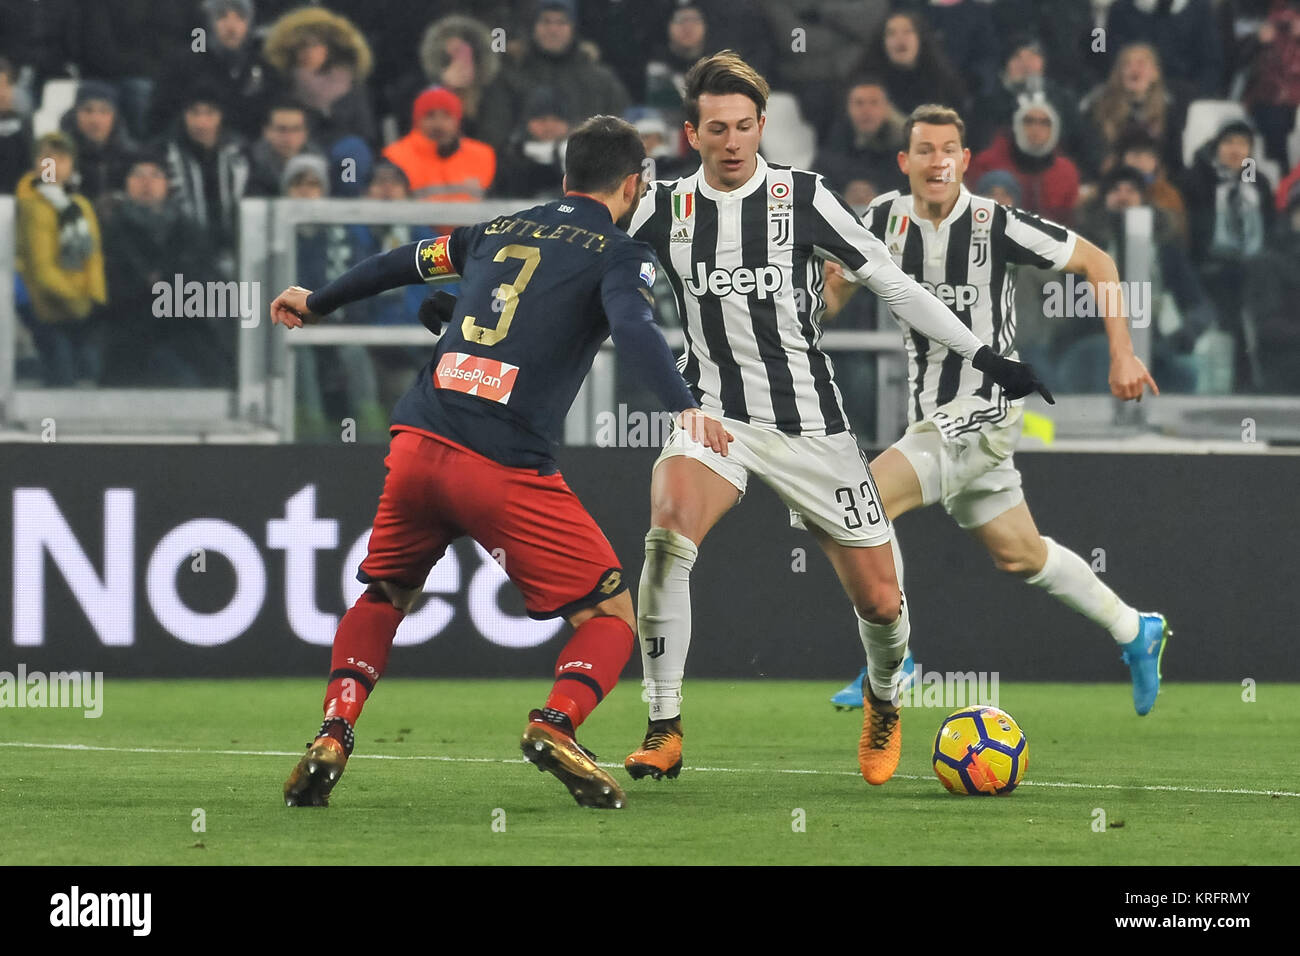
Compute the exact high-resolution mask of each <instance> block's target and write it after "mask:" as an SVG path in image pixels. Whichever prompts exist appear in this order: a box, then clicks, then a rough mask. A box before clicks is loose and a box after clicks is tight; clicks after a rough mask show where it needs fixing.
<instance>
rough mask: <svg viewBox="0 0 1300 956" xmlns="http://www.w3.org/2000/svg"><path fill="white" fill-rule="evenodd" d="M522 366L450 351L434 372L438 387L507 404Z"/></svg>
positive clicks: (435, 382)
mask: <svg viewBox="0 0 1300 956" xmlns="http://www.w3.org/2000/svg"><path fill="white" fill-rule="evenodd" d="M518 374H519V366H518V365H511V364H510V363H509V362H499V361H497V360H496V359H490V358H484V357H483V356H481V355H466V354H465V353H464V352H448V353H447V354H446V355H444V356H443V357H442V358H441V359H440V360H439V361H438V367H437V369H436V370H435V371H434V373H433V380H434V384H435V385H437V386H438V388H448V389H451V390H452V391H454V392H464V393H465V394H466V395H477V396H479V398H486V399H488V400H489V401H493V402H500V403H501V404H502V405H504V404H505V403H506V402H508V401H510V393H511V392H512V391H514V387H515V378H516V376H518Z"/></svg>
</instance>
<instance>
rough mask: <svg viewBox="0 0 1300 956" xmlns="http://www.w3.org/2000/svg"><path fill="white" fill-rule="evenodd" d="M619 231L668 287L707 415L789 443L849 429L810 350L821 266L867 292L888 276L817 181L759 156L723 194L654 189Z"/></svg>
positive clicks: (815, 335)
mask: <svg viewBox="0 0 1300 956" xmlns="http://www.w3.org/2000/svg"><path fill="white" fill-rule="evenodd" d="M628 231H629V232H630V233H631V234H632V236H633V237H634V238H636V239H640V240H641V241H643V242H646V243H649V244H650V245H651V246H652V247H653V248H654V250H655V253H656V254H657V255H658V257H659V261H660V264H661V265H662V267H663V269H664V271H665V273H666V274H667V277H668V279H669V281H670V283H671V284H672V288H673V292H674V293H675V295H676V298H677V307H678V311H679V312H680V314H681V317H682V325H683V327H684V329H685V334H686V350H685V352H684V353H683V355H682V356H681V358H680V359H679V361H678V367H679V368H680V369H681V372H682V375H683V377H684V378H685V379H686V383H687V384H688V385H689V386H690V389H691V391H692V392H693V393H694V395H695V397H696V400H697V401H699V402H700V404H701V406H703V408H704V409H705V410H706V411H710V412H713V413H715V414H721V415H724V416H726V417H728V418H732V419H736V420H738V421H743V422H749V423H751V424H754V425H759V426H765V427H769V428H775V429H778V430H780V431H783V432H787V433H789V434H793V435H810V436H820V435H833V434H837V433H839V432H842V431H845V430H846V429H847V427H848V426H847V423H846V418H845V415H844V407H843V400H842V398H841V396H840V392H839V389H838V388H837V387H836V385H835V380H834V377H833V373H832V367H831V361H830V359H829V357H827V355H826V354H825V353H824V352H823V351H822V350H821V349H820V348H818V345H817V342H818V339H819V338H820V337H821V327H820V325H819V324H818V319H819V318H820V317H821V315H822V312H823V311H824V307H825V303H824V302H823V300H822V295H821V293H822V288H823V278H822V261H823V260H824V259H826V258H830V259H833V260H834V261H837V262H841V263H843V264H844V265H845V267H846V268H847V269H850V270H852V271H853V273H854V276H855V278H856V279H857V280H858V281H861V282H864V283H868V280H869V278H870V277H871V275H872V274H873V273H874V272H875V271H876V270H877V269H880V268H882V267H884V268H885V269H886V270H887V271H888V272H890V273H893V272H896V269H895V268H894V266H893V264H892V263H891V262H890V260H889V256H888V253H887V252H886V250H885V247H884V245H883V244H882V243H880V242H879V241H878V240H877V239H876V238H875V237H873V236H872V235H871V234H870V233H868V232H867V231H866V230H865V229H864V228H863V227H862V223H861V222H860V221H859V220H858V218H857V216H856V215H854V213H853V211H852V210H851V209H850V208H849V207H848V206H847V205H845V204H844V202H843V200H841V199H840V198H839V197H838V196H836V195H835V193H833V192H832V191H831V190H830V189H829V187H827V186H826V185H825V184H824V183H823V182H822V178H821V177H820V176H818V175H817V174H815V173H811V172H805V171H803V170H799V169H792V168H791V167H789V166H778V165H776V164H769V163H767V162H766V161H765V160H764V159H763V157H761V156H759V157H758V168H757V169H756V170H755V172H754V176H753V177H752V178H751V179H750V180H749V181H748V182H747V183H745V184H744V185H743V186H741V187H739V188H738V189H735V190H733V191H731V192H721V191H719V190H716V189H714V188H713V187H711V186H710V185H709V184H708V182H707V181H706V180H705V178H704V174H703V171H702V170H697V171H696V172H695V173H693V174H692V175H690V176H687V177H684V178H682V179H677V180H672V181H661V182H656V183H653V184H651V188H650V189H649V190H648V191H647V193H646V195H645V197H644V198H643V199H642V200H641V204H640V206H639V207H638V209H637V212H636V215H635V216H634V218H633V220H632V225H631V228H630V229H629V230H628ZM868 284H869V283H868ZM958 331H960V330H958Z"/></svg>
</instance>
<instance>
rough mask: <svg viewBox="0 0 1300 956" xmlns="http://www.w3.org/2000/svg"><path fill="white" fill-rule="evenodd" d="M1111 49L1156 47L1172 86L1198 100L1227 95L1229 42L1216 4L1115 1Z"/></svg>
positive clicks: (1110, 18) (1111, 16)
mask: <svg viewBox="0 0 1300 956" xmlns="http://www.w3.org/2000/svg"><path fill="white" fill-rule="evenodd" d="M1106 40H1107V48H1108V49H1112V50H1122V49H1123V48H1124V47H1126V46H1128V45H1129V44H1132V43H1144V44H1150V45H1151V46H1152V47H1153V48H1154V49H1155V50H1156V52H1158V53H1159V55H1160V62H1162V63H1163V64H1164V65H1165V71H1166V74H1167V76H1168V78H1169V81H1170V83H1171V84H1172V85H1173V86H1175V87H1177V88H1178V89H1179V90H1180V91H1182V92H1183V94H1184V95H1186V96H1189V97H1190V98H1192V99H1217V98H1219V97H1221V96H1222V95H1223V93H1224V90H1223V45H1222V44H1223V41H1222V36H1221V34H1220V33H1219V30H1218V28H1217V25H1216V24H1215V22H1214V10H1213V7H1212V5H1211V2H1210V0H1115V2H1114V3H1112V4H1111V5H1110V9H1109V11H1108V12H1107V17H1106Z"/></svg>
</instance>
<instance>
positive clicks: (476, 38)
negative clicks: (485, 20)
mask: <svg viewBox="0 0 1300 956" xmlns="http://www.w3.org/2000/svg"><path fill="white" fill-rule="evenodd" d="M456 37H458V38H460V39H461V40H464V41H465V42H466V43H468V44H469V47H470V49H471V50H473V51H474V84H473V85H472V86H468V87H464V88H459V89H452V88H451V87H448V89H451V91H452V92H453V93H455V94H456V95H457V96H459V97H460V102H461V106H462V108H463V110H464V114H463V117H462V120H461V129H462V131H464V132H465V133H467V134H469V135H471V136H474V135H476V134H477V129H476V124H477V120H478V114H479V109H480V108H481V106H482V104H483V93H484V91H485V90H487V88H488V87H489V86H491V85H492V82H493V81H494V80H495V79H496V78H497V74H498V73H500V72H501V56H500V54H498V53H494V52H492V35H491V33H489V32H488V28H487V27H486V26H484V25H483V24H482V23H480V22H479V21H478V20H475V19H474V18H473V17H467V16H463V15H461V14H452V15H451V16H449V17H443V18H442V19H440V20H435V21H434V22H433V23H431V24H430V25H429V28H428V29H427V30H425V31H424V37H423V39H421V40H420V68H421V70H422V71H423V74H424V78H425V81H426V82H425V85H426V86H446V85H447V84H446V83H444V82H443V81H442V71H443V70H445V69H446V68H447V66H448V64H450V63H451V58H450V57H449V56H448V55H447V41H448V40H451V39H452V38H456ZM415 92H417V93H418V92H419V91H418V90H417V91H415Z"/></svg>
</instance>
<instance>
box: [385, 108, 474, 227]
mask: <svg viewBox="0 0 1300 956" xmlns="http://www.w3.org/2000/svg"><path fill="white" fill-rule="evenodd" d="M460 119H461V104H460V97H458V96H457V95H456V94H455V93H453V92H451V90H448V89H446V88H445V87H441V86H431V87H429V89H427V90H425V91H424V92H423V93H421V94H420V95H419V96H418V97H416V99H415V106H414V107H413V108H412V110H411V131H410V132H409V133H407V134H406V135H405V136H403V137H402V138H401V139H399V140H398V141H397V142H395V143H392V144H390V145H389V146H388V148H387V149H385V150H384V156H385V157H387V158H388V159H389V160H391V161H392V162H393V164H394V165H396V166H398V167H399V168H400V169H401V170H402V172H404V173H405V174H406V178H407V179H408V180H410V183H411V195H412V197H414V198H416V199H428V200H433V201H438V202H471V201H473V200H477V199H482V198H483V194H484V193H485V192H486V191H487V189H488V187H489V186H491V185H492V180H493V178H494V177H495V176H496V168H497V157H496V152H495V151H494V150H493V149H492V147H491V146H489V145H488V144H487V143H481V142H479V141H478V140H476V139H469V138H467V137H463V136H461V135H460Z"/></svg>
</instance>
